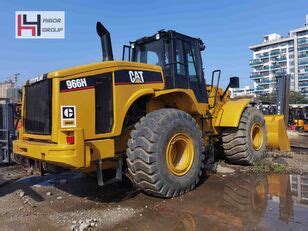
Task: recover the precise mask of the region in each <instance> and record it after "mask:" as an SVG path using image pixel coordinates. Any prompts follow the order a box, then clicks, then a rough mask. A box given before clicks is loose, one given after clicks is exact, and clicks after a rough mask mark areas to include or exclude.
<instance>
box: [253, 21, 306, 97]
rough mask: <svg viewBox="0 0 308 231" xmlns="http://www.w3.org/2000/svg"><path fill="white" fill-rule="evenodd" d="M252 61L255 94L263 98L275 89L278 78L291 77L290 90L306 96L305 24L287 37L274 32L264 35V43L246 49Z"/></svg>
mask: <svg viewBox="0 0 308 231" xmlns="http://www.w3.org/2000/svg"><path fill="white" fill-rule="evenodd" d="M249 49H250V50H251V51H252V52H253V58H252V59H251V60H250V62H249V64H250V66H251V68H252V72H251V74H250V78H251V79H252V80H253V82H254V92H255V93H256V94H257V95H264V94H268V93H271V92H273V91H274V90H275V89H276V87H277V78H278V77H279V76H280V75H285V74H288V75H289V76H290V90H291V91H298V92H302V93H304V94H305V95H307V97H308V25H307V24H306V25H305V26H304V27H302V28H298V29H294V30H291V31H290V32H289V35H288V37H282V36H281V35H279V34H276V33H273V34H269V35H265V36H264V40H263V43H261V44H257V45H253V46H251V47H249Z"/></svg>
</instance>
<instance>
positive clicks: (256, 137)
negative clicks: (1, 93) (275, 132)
mask: <svg viewBox="0 0 308 231" xmlns="http://www.w3.org/2000/svg"><path fill="white" fill-rule="evenodd" d="M263 135H264V134H263V129H262V126H261V124H259V123H254V124H253V126H252V128H251V134H250V138H251V141H252V146H253V148H254V149H255V150H256V151H258V150H260V148H261V147H262V145H263Z"/></svg>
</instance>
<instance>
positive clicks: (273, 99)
mask: <svg viewBox="0 0 308 231" xmlns="http://www.w3.org/2000/svg"><path fill="white" fill-rule="evenodd" d="M257 99H258V100H260V101H262V102H268V103H270V104H276V103H277V92H275V91H274V92H272V93H270V94H267V95H261V96H257ZM289 104H308V99H307V98H306V99H305V95H304V94H302V93H301V92H296V91H290V96H289Z"/></svg>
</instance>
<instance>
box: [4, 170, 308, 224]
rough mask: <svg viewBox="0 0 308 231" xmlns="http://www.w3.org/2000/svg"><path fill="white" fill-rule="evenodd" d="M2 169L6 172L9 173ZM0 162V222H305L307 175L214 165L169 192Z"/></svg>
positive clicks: (307, 193) (307, 210)
mask: <svg viewBox="0 0 308 231" xmlns="http://www.w3.org/2000/svg"><path fill="white" fill-rule="evenodd" d="M8 173H11V174H9V175H8ZM25 175H26V173H25V172H24V170H23V169H22V168H21V167H19V166H0V178H1V179H4V178H6V179H7V180H8V181H6V183H4V184H2V185H1V186H0V224H1V225H0V229H1V230H72V229H73V228H74V229H75V230H79V229H81V230H82V229H83V230H86V229H90V230H239V229H241V230H307V227H308V176H305V175H302V176H300V175H289V174H269V175H262V174H251V173H249V174H247V173H241V172H240V171H235V172H233V173H229V174H227V173H216V174H210V175H204V176H203V177H202V181H201V183H200V184H199V186H198V187H197V188H196V190H194V191H192V192H190V193H187V194H186V195H184V196H181V197H178V198H174V199H168V200H164V199H159V198H153V197H151V196H147V195H145V194H143V193H141V192H139V191H138V190H137V189H136V188H134V187H133V186H132V185H131V184H130V182H129V180H124V181H123V182H122V183H116V184H113V185H107V186H105V187H99V186H97V182H96V180H95V179H94V178H91V177H89V176H86V175H84V174H81V173H77V172H63V173H60V174H55V175H46V176H44V177H41V176H26V177H25Z"/></svg>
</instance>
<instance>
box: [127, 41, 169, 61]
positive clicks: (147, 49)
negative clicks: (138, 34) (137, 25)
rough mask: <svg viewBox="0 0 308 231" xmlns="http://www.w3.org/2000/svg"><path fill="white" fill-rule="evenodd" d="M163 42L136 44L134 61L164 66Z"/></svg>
mask: <svg viewBox="0 0 308 231" xmlns="http://www.w3.org/2000/svg"><path fill="white" fill-rule="evenodd" d="M163 57H164V47H163V40H162V39H160V40H155V41H151V42H148V43H143V44H135V48H134V49H133V57H132V59H133V60H132V61H134V62H140V63H147V64H152V65H158V66H163V63H164V60H163Z"/></svg>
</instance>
